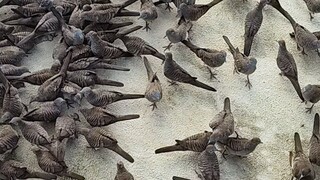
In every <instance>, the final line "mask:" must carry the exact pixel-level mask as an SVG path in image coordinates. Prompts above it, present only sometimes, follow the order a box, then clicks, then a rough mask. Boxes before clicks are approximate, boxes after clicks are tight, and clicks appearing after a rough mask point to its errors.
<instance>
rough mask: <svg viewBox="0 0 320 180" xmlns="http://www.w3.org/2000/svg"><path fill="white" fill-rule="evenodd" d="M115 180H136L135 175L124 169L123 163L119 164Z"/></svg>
mask: <svg viewBox="0 0 320 180" xmlns="http://www.w3.org/2000/svg"><path fill="white" fill-rule="evenodd" d="M114 180H134V178H133V175H132V174H131V173H130V172H129V171H128V170H127V169H126V168H125V167H124V164H123V162H122V161H119V162H118V163H117V174H116V177H115V178H114Z"/></svg>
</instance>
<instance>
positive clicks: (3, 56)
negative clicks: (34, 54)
mask: <svg viewBox="0 0 320 180" xmlns="http://www.w3.org/2000/svg"><path fill="white" fill-rule="evenodd" d="M0 52H1V53H0V64H13V65H18V64H20V63H21V60H22V59H23V58H24V57H26V56H27V55H26V53H25V52H24V50H23V49H21V48H18V47H16V46H5V47H0Z"/></svg>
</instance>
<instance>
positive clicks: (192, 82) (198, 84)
mask: <svg viewBox="0 0 320 180" xmlns="http://www.w3.org/2000/svg"><path fill="white" fill-rule="evenodd" d="M189 83H190V84H192V85H194V86H197V87H199V88H203V89H206V90H209V91H213V92H215V91H217V90H216V89H215V88H213V87H211V86H208V85H206V84H204V83H202V82H200V81H198V80H196V79H195V80H194V81H191V82H189Z"/></svg>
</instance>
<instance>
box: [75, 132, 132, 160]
mask: <svg viewBox="0 0 320 180" xmlns="http://www.w3.org/2000/svg"><path fill="white" fill-rule="evenodd" d="M78 132H79V133H80V134H82V135H83V136H84V137H85V138H86V140H87V142H88V143H89V145H90V147H91V148H108V149H110V150H111V151H114V152H115V153H117V154H119V155H120V156H122V157H123V158H124V159H126V160H127V161H129V162H131V163H133V162H134V159H133V158H132V157H131V156H130V154H128V153H127V152H125V151H124V150H123V149H122V148H121V147H120V146H119V145H118V141H117V140H116V139H115V138H114V137H113V136H112V135H111V134H110V133H108V132H107V131H105V130H104V129H102V128H100V127H94V128H91V129H88V128H79V131H78Z"/></svg>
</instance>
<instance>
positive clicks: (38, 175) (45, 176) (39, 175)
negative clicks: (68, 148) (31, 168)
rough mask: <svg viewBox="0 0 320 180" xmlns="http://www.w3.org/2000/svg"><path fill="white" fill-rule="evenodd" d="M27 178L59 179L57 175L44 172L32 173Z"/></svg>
mask: <svg viewBox="0 0 320 180" xmlns="http://www.w3.org/2000/svg"><path fill="white" fill-rule="evenodd" d="M27 178H41V179H48V180H50V179H57V175H54V174H49V173H43V172H31V173H30V174H29V175H28V177H27Z"/></svg>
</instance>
